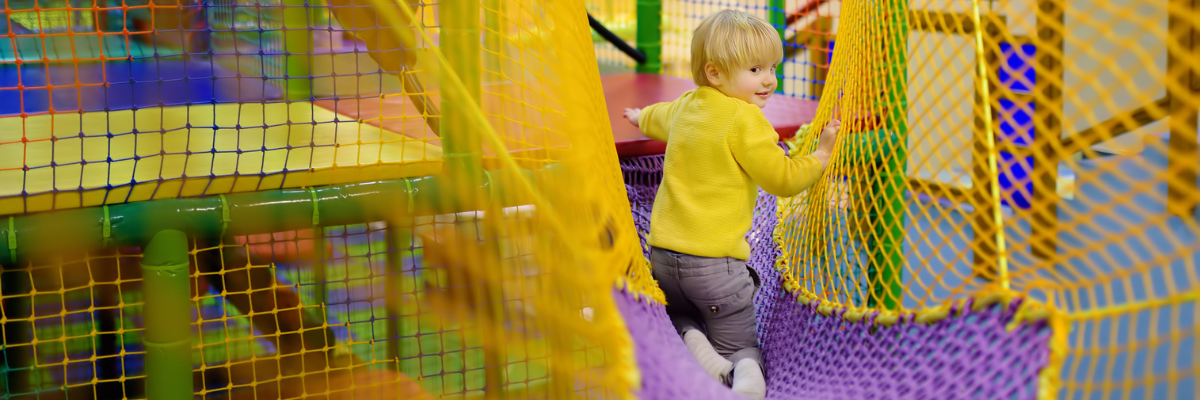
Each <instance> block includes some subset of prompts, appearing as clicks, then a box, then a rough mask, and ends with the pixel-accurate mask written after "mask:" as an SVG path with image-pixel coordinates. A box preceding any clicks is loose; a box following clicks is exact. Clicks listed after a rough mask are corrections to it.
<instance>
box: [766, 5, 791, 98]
mask: <svg viewBox="0 0 1200 400" xmlns="http://www.w3.org/2000/svg"><path fill="white" fill-rule="evenodd" d="M786 3H787V2H786V0H770V3H769V4H768V5H767V15H768V16H769V17H770V18H771V20H770V22H771V25H772V26H774V27H775V30H777V31H779V42H780V43H784V46H787V44H786V43H787V42H786V41H785V40H784V39H786V38H787V36H785V32H786V31H787V11H786V10H784V7H785V4H786ZM785 50H786V49H785ZM784 53H785V54H786V53H787V52H786V51H785V52H784ZM784 62H787V60H780V62H779V67H778V68H776V69H775V79H778V80H779V85H776V86H775V93H783V63H784Z"/></svg>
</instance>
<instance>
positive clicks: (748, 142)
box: [638, 86, 824, 260]
mask: <svg viewBox="0 0 1200 400" xmlns="http://www.w3.org/2000/svg"><path fill="white" fill-rule="evenodd" d="M638 123H639V125H640V126H641V130H642V132H643V133H644V134H645V135H646V136H647V137H649V138H651V139H655V140H660V141H664V142H667V153H666V160H665V165H664V166H663V180H662V185H661V186H659V188H658V195H657V197H656V198H655V200H654V209H653V211H652V212H651V214H650V237H649V238H648V239H647V240H648V242H649V244H650V245H651V246H655V247H660V248H664V249H669V250H674V251H677V252H680V253H686V254H690V255H694V256H701V257H734V258H738V259H742V260H746V259H748V258H749V257H750V245H749V244H747V243H746V239H745V236H746V232H747V231H748V230H749V229H750V223H751V221H752V220H753V217H754V205H755V199H756V198H757V196H758V187H760V186H761V187H762V188H763V190H765V191H766V192H767V193H770V194H773V195H776V196H783V197H790V196H795V195H797V194H799V193H800V192H802V191H804V190H805V189H808V188H809V187H810V186H812V185H813V184H815V183H816V182H817V179H818V178H820V176H821V173H822V172H823V170H824V168H823V167H822V166H821V163H820V161H817V159H816V157H813V156H811V155H806V156H803V157H798V156H793V157H791V158H789V157H788V156H786V155H785V153H784V151H783V149H781V148H779V146H778V145H776V143H777V142H778V141H779V136H778V135H777V134H776V133H775V129H773V128H772V127H771V123H770V122H767V118H766V117H765V116H763V113H762V110H761V109H759V108H758V107H757V106H755V105H753V104H750V103H747V102H745V101H742V100H738V99H735V98H732V97H729V96H726V95H725V94H724V93H721V92H720V91H718V90H717V89H714V88H711V87H708V86H701V87H699V88H697V89H694V90H691V91H688V92H687V93H684V94H683V95H682V96H680V97H679V99H676V100H675V101H672V102H665V103H657V104H654V105H651V106H648V107H646V108H644V109H642V112H641V114H640V115H639V116H638Z"/></svg>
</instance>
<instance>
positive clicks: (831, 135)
mask: <svg viewBox="0 0 1200 400" xmlns="http://www.w3.org/2000/svg"><path fill="white" fill-rule="evenodd" d="M841 127H842V122H841V121H838V120H836V119H831V120H829V123H828V124H825V129H824V130H822V131H821V138H820V139H817V151H814V152H813V153H812V155H813V157H816V158H817V160H818V161H820V162H821V166H822V167H826V166H829V158H830V157H831V156H832V155H833V144H834V143H836V142H837V134H838V130H840V129H841Z"/></svg>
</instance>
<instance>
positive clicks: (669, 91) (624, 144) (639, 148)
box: [600, 73, 818, 157]
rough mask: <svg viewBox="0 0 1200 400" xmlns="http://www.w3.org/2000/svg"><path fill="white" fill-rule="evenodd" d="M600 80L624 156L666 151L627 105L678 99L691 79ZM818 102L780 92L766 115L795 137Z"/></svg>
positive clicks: (631, 75)
mask: <svg viewBox="0 0 1200 400" xmlns="http://www.w3.org/2000/svg"><path fill="white" fill-rule="evenodd" d="M600 83H601V85H603V86H604V99H605V103H607V104H608V117H609V122H610V123H612V130H613V139H614V141H616V143H617V155H618V156H620V157H634V156H644V155H651V154H662V153H663V152H665V151H666V150H667V144H666V143H663V142H659V141H657V140H652V139H649V138H647V137H646V136H645V135H642V132H641V131H639V130H638V128H636V127H634V126H633V125H632V124H630V123H629V121H626V120H625V116H624V114H625V109H626V108H633V107H645V106H648V105H651V104H654V103H658V102H663V101H671V100H675V99H677V98H679V95H681V94H683V92H686V91H688V90H692V89H695V88H696V84H695V83H692V80H691V79H687V78H680V77H676V76H668V75H658V74H635V73H625V74H611V75H601V76H600ZM817 105H818V102H817V101H815V100H804V99H799V98H795V97H791V96H781V95H776V96H772V98H771V101H769V102H767V107H766V108H764V109H763V114H764V115H766V117H767V120H768V121H771V125H772V126H774V127H775V132H778V133H779V137H780V139H784V138H790V137H792V135H794V134H795V133H796V130H798V129H800V126H801V125H804V124H806V123H809V122H811V121H812V120H813V118H815V117H816V115H817Z"/></svg>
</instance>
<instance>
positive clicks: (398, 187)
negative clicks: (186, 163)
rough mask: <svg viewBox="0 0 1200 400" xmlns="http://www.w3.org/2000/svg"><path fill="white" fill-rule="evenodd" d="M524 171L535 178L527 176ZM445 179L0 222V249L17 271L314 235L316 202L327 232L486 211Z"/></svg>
mask: <svg viewBox="0 0 1200 400" xmlns="http://www.w3.org/2000/svg"><path fill="white" fill-rule="evenodd" d="M546 168H547V169H549V168H552V166H547V167H546ZM521 173H522V174H525V175H527V176H529V175H533V174H534V172H533V171H529V170H521ZM497 174H500V172H497ZM531 179H532V178H531ZM446 180H447V178H446V177H444V176H430V177H422V178H413V179H400V180H389V181H380V182H365V183H355V184H345V185H331V186H325V187H316V188H312V189H311V191H310V190H306V189H279V190H267V191H260V192H247V193H236V194H229V195H225V196H209V197H201V198H191V199H164V200H154V201H145V202H136V203H125V204H117V205H112V206H107V207H88V208H79V209H71V210H61V211H53V212H45V213H37V214H29V215H20V216H10V217H0V227H2V228H0V231H3V232H5V235H4V238H5V240H4V242H5V243H0V265H3V266H6V267H10V266H13V265H18V264H20V263H22V262H23V261H22V260H23V259H24V258H26V257H29V256H34V257H37V256H43V255H55V254H59V253H61V250H62V249H64V248H69V249H73V250H76V251H93V250H99V249H103V248H117V247H129V246H140V245H143V244H145V243H147V242H148V241H149V240H150V238H151V235H154V234H155V233H157V232H160V231H163V230H168V229H171V230H178V231H182V232H184V233H186V234H187V235H188V236H189V237H193V238H197V239H214V238H220V237H222V236H223V235H250V234H259V233H269V232H286V231H293V230H298V229H310V228H312V226H313V201H314V200H313V199H314V198H316V202H317V203H318V204H319V210H320V224H321V225H325V226H331V225H348V224H359V223H363V222H365V221H386V220H390V219H395V218H399V217H402V216H422V215H440V214H449V213H456V212H462V211H468V210H479V209H482V207H483V206H484V204H485V201H487V198H481V197H470V198H464V197H463V196H457V195H451V194H448V193H445V192H444V190H446V189H447V188H449V187H451V186H450V185H449V184H447V183H445V181H446ZM474 190H477V191H480V192H483V193H486V192H487V191H488V190H489V189H487V188H486V187H485V186H484V185H483V184H482V183H481V184H480V186H479V187H477V188H475V189H474ZM491 190H494V193H496V194H497V196H496V198H498V199H501V200H503V204H500V206H503V207H507V206H516V205H522V204H528V202H529V201H530V199H528V198H527V197H525V196H523V195H521V194H520V192H517V193H509V192H510V190H509V189H508V188H507V187H505V185H500V186H498V187H496V188H495V189H491ZM9 226H11V227H12V229H9ZM9 232H15V236H12V237H13V239H14V241H13V242H12V243H11V245H9V243H7V242H8V240H7V238H8V237H9V236H10V235H12V234H11V233H9Z"/></svg>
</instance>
